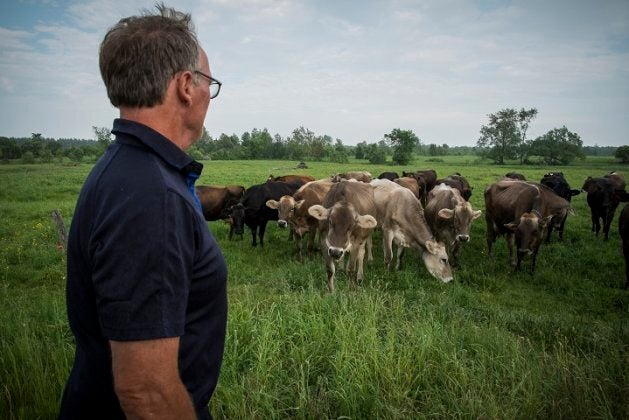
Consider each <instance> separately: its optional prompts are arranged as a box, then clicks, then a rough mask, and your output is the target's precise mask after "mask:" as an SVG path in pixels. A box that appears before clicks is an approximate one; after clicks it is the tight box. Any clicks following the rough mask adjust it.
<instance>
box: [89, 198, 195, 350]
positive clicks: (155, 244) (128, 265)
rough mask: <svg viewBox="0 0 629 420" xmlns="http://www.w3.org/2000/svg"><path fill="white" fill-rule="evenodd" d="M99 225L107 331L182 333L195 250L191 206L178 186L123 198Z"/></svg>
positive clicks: (96, 237) (97, 248)
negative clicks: (172, 189)
mask: <svg viewBox="0 0 629 420" xmlns="http://www.w3.org/2000/svg"><path fill="white" fill-rule="evenodd" d="M110 202H114V203H115V204H112V205H110V206H109V208H107V210H106V211H107V213H106V214H103V215H100V217H97V218H96V220H99V221H100V222H99V224H98V225H97V226H95V227H94V230H93V236H92V238H93V243H92V246H91V249H92V250H93V251H92V259H91V260H92V264H93V265H92V282H93V287H94V293H95V295H96V296H95V300H96V303H97V311H98V317H99V321H100V325H101V328H102V333H103V335H104V336H105V337H106V338H107V339H109V340H118V341H131V340H147V339H156V338H164V337H175V336H181V335H183V333H184V328H185V316H186V306H187V301H188V293H189V290H190V280H191V276H192V268H193V264H194V255H195V236H196V234H197V233H196V232H195V229H194V224H193V223H192V221H193V217H192V215H191V214H190V212H191V209H190V207H189V204H188V203H187V202H186V200H185V199H184V198H183V197H181V196H180V195H179V194H177V193H176V192H174V191H169V190H166V191H163V192H161V193H159V192H158V193H156V192H155V191H153V192H151V193H149V192H142V191H138V192H135V193H131V194H128V195H124V197H118V198H117V199H116V200H110Z"/></svg>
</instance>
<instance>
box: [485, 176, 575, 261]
mask: <svg viewBox="0 0 629 420" xmlns="http://www.w3.org/2000/svg"><path fill="white" fill-rule="evenodd" d="M569 209H570V203H568V201H566V200H565V199H563V198H561V197H559V196H558V195H557V194H555V193H554V192H553V190H551V189H550V188H548V187H546V186H544V185H541V184H536V183H533V182H525V181H516V180H509V181H498V182H496V183H494V184H491V185H489V186H488V187H487V188H486V189H485V220H486V222H487V251H488V254H489V255H491V248H492V245H493V243H494V242H495V241H496V238H497V237H498V236H501V235H505V236H506V239H507V245H508V247H509V259H510V260H511V265H512V266H514V267H515V269H516V270H518V269H519V268H520V263H521V262H522V260H523V259H524V258H525V257H528V256H530V257H531V273H533V272H534V271H535V260H536V258H537V253H538V251H539V247H540V245H541V243H542V239H543V235H544V234H545V233H546V227H547V224H548V223H549V222H550V221H551V219H553V217H554V220H562V219H563V218H564V217H565V215H566V213H567V212H568V211H569ZM514 247H515V248H516V255H514V253H513V248H514Z"/></svg>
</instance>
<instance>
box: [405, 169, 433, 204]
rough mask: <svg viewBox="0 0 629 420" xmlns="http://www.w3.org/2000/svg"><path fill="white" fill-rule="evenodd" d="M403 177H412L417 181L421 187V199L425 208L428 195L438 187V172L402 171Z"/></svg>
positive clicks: (431, 170)
mask: <svg viewBox="0 0 629 420" xmlns="http://www.w3.org/2000/svg"><path fill="white" fill-rule="evenodd" d="M402 176H412V177H413V178H415V179H416V180H417V184H418V185H419V199H420V200H421V201H422V203H423V204H424V206H425V205H426V199H427V198H428V193H429V192H430V190H432V189H433V188H435V185H437V171H435V170H434V169H424V170H421V171H415V172H404V171H402Z"/></svg>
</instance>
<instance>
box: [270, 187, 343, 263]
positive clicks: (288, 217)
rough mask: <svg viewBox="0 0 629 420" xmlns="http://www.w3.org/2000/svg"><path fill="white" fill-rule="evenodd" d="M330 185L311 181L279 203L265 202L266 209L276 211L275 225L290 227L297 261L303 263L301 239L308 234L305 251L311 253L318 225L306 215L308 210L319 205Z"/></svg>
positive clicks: (316, 221)
mask: <svg viewBox="0 0 629 420" xmlns="http://www.w3.org/2000/svg"><path fill="white" fill-rule="evenodd" d="M332 185H333V183H332V182H331V181H329V180H325V181H311V182H308V183H307V184H305V185H303V186H302V187H301V188H299V189H298V190H297V191H296V192H295V194H293V195H292V196H290V195H285V196H283V197H282V198H280V199H279V201H277V200H268V201H267V202H266V205H267V207H269V208H272V209H276V210H277V211H278V214H279V217H278V220H277V225H278V226H279V227H280V228H285V227H286V226H288V225H290V227H291V229H292V230H293V233H294V235H295V236H294V237H295V247H296V251H297V258H298V259H299V261H303V250H302V248H303V244H302V238H303V237H304V236H305V235H306V234H309V235H308V245H307V251H308V252H310V251H312V250H313V249H314V241H315V236H316V234H317V227H318V225H319V221H318V220H317V219H315V218H314V217H312V216H311V215H310V214H309V213H308V209H309V208H310V206H313V205H315V204H321V203H322V202H323V198H324V197H325V195H326V194H327V193H328V191H330V188H331V187H332Z"/></svg>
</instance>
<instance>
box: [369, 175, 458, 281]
mask: <svg viewBox="0 0 629 420" xmlns="http://www.w3.org/2000/svg"><path fill="white" fill-rule="evenodd" d="M371 185H372V186H373V190H374V198H375V200H376V208H377V216H376V218H377V219H378V225H379V226H380V228H381V229H382V244H383V248H384V263H385V265H386V266H387V267H389V266H390V263H391V260H392V259H393V244H395V245H396V246H397V247H398V249H397V261H396V264H395V268H396V269H397V270H399V269H400V268H401V259H402V254H403V251H404V249H405V248H415V249H417V250H418V251H419V253H420V255H421V257H422V260H423V262H424V265H425V266H426V269H427V270H428V272H429V273H430V274H431V275H432V276H434V277H436V278H438V279H440V280H441V281H443V282H444V283H447V282H449V281H450V280H452V269H451V268H450V265H449V263H448V255H447V253H446V249H445V246H444V245H443V244H442V243H440V242H438V241H437V240H436V239H435V237H434V236H433V234H432V233H431V231H430V229H429V228H428V224H427V223H426V219H425V218H424V210H423V209H422V205H421V203H420V202H419V200H418V199H417V198H416V197H415V196H414V195H413V193H412V192H411V191H409V190H408V189H407V188H404V187H402V186H400V185H398V184H396V183H395V182H391V181H389V180H387V179H379V180H373V181H372V182H371Z"/></svg>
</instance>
